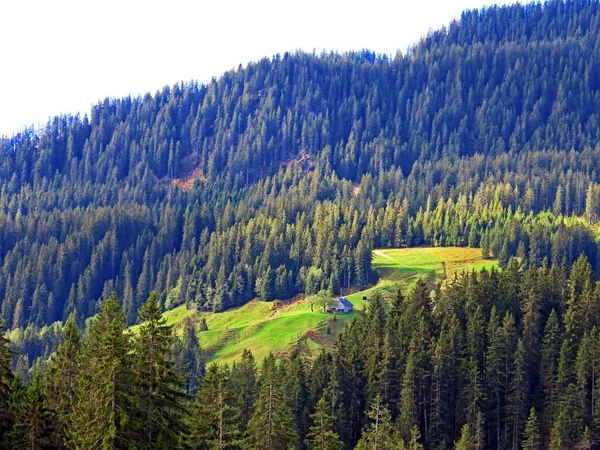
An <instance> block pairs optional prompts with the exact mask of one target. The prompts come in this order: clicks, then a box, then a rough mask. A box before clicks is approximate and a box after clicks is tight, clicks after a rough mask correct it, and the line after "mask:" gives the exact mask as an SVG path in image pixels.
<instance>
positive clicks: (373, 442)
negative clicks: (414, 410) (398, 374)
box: [356, 395, 404, 450]
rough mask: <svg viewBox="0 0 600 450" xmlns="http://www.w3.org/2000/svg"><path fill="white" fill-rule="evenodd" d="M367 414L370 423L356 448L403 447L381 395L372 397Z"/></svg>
mask: <svg viewBox="0 0 600 450" xmlns="http://www.w3.org/2000/svg"><path fill="white" fill-rule="evenodd" d="M367 416H368V417H369V422H370V424H369V426H368V427H367V428H366V429H365V430H364V431H363V433H362V436H361V438H360V440H359V441H358V444H357V445H356V450H396V449H397V450H400V449H403V448H404V445H403V444H402V441H401V440H400V437H399V434H398V431H397V430H396V429H395V428H394V425H393V424H392V421H391V417H390V412H389V410H388V408H387V406H385V405H384V403H383V400H382V398H381V395H377V396H376V397H375V398H374V399H373V402H372V404H371V408H370V410H369V412H368V413H367Z"/></svg>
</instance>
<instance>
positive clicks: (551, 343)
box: [541, 310, 561, 430]
mask: <svg viewBox="0 0 600 450" xmlns="http://www.w3.org/2000/svg"><path fill="white" fill-rule="evenodd" d="M560 347H561V333H560V327H559V321H558V315H557V314H556V311H555V310H552V312H551V313H550V316H549V317H548V320H547V321H546V326H545V328H544V339H543V342H542V351H541V354H542V363H541V382H542V390H543V393H544V413H543V415H542V425H543V429H544V430H549V429H550V424H551V423H552V420H553V418H554V417H555V412H556V411H555V410H556V404H557V395H558V393H557V386H556V377H557V376H558V360H559V357H560Z"/></svg>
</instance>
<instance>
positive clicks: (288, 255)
mask: <svg viewBox="0 0 600 450" xmlns="http://www.w3.org/2000/svg"><path fill="white" fill-rule="evenodd" d="M599 31H600V16H599V4H598V2H596V1H593V2H590V1H567V2H562V1H551V2H548V3H546V4H544V5H540V4H528V5H525V6H523V5H515V6H508V7H501V8H500V7H492V8H487V9H485V10H482V11H471V12H465V13H464V14H463V15H462V17H461V18H460V20H457V21H455V22H453V23H451V24H450V25H449V26H448V27H447V28H446V29H443V30H440V31H437V32H433V33H431V34H430V35H429V36H428V37H427V38H424V39H423V40H422V41H420V42H419V43H418V44H416V45H415V46H414V47H413V48H411V49H410V51H409V52H408V53H407V54H406V55H402V54H400V53H398V54H397V55H396V56H394V57H393V58H389V57H386V56H381V55H377V54H375V53H372V52H369V51H362V52H358V53H349V54H343V55H339V54H322V55H316V54H306V53H301V52H297V53H285V54H284V55H276V56H274V57H273V58H271V59H264V60H261V61H259V62H257V63H251V64H249V65H247V66H246V67H245V68H242V67H240V68H238V69H237V70H232V71H230V72H227V73H225V74H224V75H223V76H221V77H220V78H219V79H213V80H212V81H211V82H210V83H209V84H207V85H201V84H198V83H186V84H180V85H175V86H172V87H167V88H164V89H163V90H162V91H160V92H157V93H156V94H155V95H150V94H147V95H145V96H144V97H138V98H129V97H128V98H122V99H107V100H105V101H103V102H100V103H99V104H97V105H96V106H94V107H93V109H92V112H91V115H90V116H89V117H79V116H75V117H71V116H61V117H55V118H53V119H52V120H50V121H49V123H48V125H47V126H46V127H45V128H44V129H42V130H25V131H23V132H21V133H19V134H17V135H16V136H14V137H5V138H3V139H2V141H1V145H2V152H1V154H0V183H1V189H0V260H1V262H2V267H1V269H0V303H1V309H0V312H1V314H2V316H3V317H4V319H5V320H6V322H7V325H8V327H10V328H18V327H25V326H27V325H32V326H35V327H40V326H43V325H45V324H50V323H52V322H54V321H56V320H64V319H65V318H66V317H67V316H68V315H69V314H70V313H71V312H74V311H76V312H77V317H78V321H79V324H80V325H82V320H83V319H84V318H86V317H90V316H92V315H93V314H95V313H97V312H98V311H99V310H100V305H101V299H103V298H104V299H105V298H107V297H108V295H109V293H110V292H112V291H116V292H117V294H118V296H119V297H120V298H122V299H123V303H124V306H125V311H126V315H127V319H128V322H129V323H133V322H134V321H135V320H136V310H137V309H138V307H139V306H141V304H142V303H143V301H144V300H145V299H146V298H147V296H148V294H149V292H150V291H151V290H155V291H156V292H157V293H158V295H159V298H160V301H161V303H163V304H164V305H166V306H167V307H170V306H173V305H176V304H181V303H183V302H189V303H193V304H196V305H197V306H198V307H199V308H206V309H212V310H215V311H219V310H222V309H224V308H227V307H230V306H234V305H240V304H243V303H244V302H246V301H248V300H250V299H251V298H253V297H255V296H260V297H261V298H263V299H267V300H268V299H273V298H289V297H291V296H293V295H294V294H295V293H298V292H303V291H304V292H308V293H311V292H316V291H318V290H319V289H321V288H329V289H331V290H332V291H333V292H338V291H339V288H340V286H353V285H354V286H360V285H363V284H365V283H367V282H368V281H369V277H370V258H371V249H372V248H373V247H374V246H391V245H394V246H401V245H419V244H423V243H427V244H432V245H450V244H452V245H472V246H479V245H481V246H483V247H484V248H485V249H484V250H485V251H488V252H490V253H491V254H492V255H495V256H502V258H501V259H503V260H504V261H507V260H508V258H509V257H510V256H512V255H516V254H519V256H520V257H522V258H524V260H525V261H527V260H531V261H533V262H534V263H536V262H541V261H543V260H544V258H547V260H548V262H549V263H552V262H554V263H560V262H562V261H563V259H564V260H566V262H567V263H572V262H573V261H574V260H575V259H576V258H577V256H578V255H579V254H580V253H581V252H582V251H583V252H586V254H587V256H588V258H589V260H590V261H591V262H592V264H593V266H594V267H595V266H596V264H597V255H596V253H597V245H596V243H595V236H594V235H593V233H592V231H591V230H590V228H589V227H588V226H587V223H588V222H592V223H593V222H595V221H597V220H598V217H599V214H600V187H598V185H597V184H596V183H597V182H598V181H600V179H599V178H600V174H599V173H598V171H597V168H598V167H600V165H599V163H600V152H599V151H598V150H599V149H600V147H599V142H600V127H599V112H600V71H598V70H597V68H598V63H599V62H600V40H599V39H598V36H599ZM538 213H542V214H541V215H540V214H538ZM576 216H580V217H576ZM581 216H583V217H581ZM30 331H31V330H30Z"/></svg>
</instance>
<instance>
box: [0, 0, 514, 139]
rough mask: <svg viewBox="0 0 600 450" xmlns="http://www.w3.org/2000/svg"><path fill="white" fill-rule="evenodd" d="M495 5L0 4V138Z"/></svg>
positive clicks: (380, 1) (458, 0) (408, 38)
mask: <svg viewBox="0 0 600 450" xmlns="http://www.w3.org/2000/svg"><path fill="white" fill-rule="evenodd" d="M494 3H512V2H507V1H499V2H498V1H494V0H445V1H444V0H396V1H384V0H362V1H354V0H345V1H338V0H301V1H300V0H254V1H250V0H245V1H244V0H241V1H238V0H212V1H207V0H197V1H190V0H169V1H152V0H144V1H140V0H100V1H93V0H0V135H1V134H12V133H13V132H14V131H17V130H19V129H21V128H22V127H24V126H27V125H32V124H34V125H38V124H42V125H43V124H45V123H46V121H47V119H48V117H49V116H53V115H56V114H59V113H66V112H71V113H74V112H77V111H79V112H82V113H86V112H89V110H90V107H91V105H92V104H94V103H96V102H97V101H98V100H100V99H103V98H105V97H121V96H124V95H129V94H131V95H133V96H136V95H138V94H144V93H146V92H152V93H154V92H156V90H158V89H161V88H162V87H163V86H165V85H167V84H169V85H171V84H173V83H175V82H178V81H182V80H184V81H189V80H192V79H194V80H198V81H200V82H206V81H208V80H210V78H211V77H213V76H217V77H218V76H219V75H220V74H222V73H223V72H224V71H226V70H229V69H232V68H235V67H237V66H238V65H239V64H242V65H245V64H246V63H247V62H249V61H256V60H258V59H260V58H261V57H263V56H272V55H274V54H276V53H284V52H285V51H287V50H294V49H302V50H307V51H312V50H313V49H315V50H316V51H317V52H320V51H321V50H322V49H326V50H338V51H344V50H360V49H363V48H368V49H370V50H374V51H376V52H378V53H387V54H391V55H393V54H395V53H396V50H397V49H400V50H401V51H403V52H404V51H406V49H407V47H408V46H409V45H411V44H414V43H415V42H416V41H418V40H419V39H420V37H422V36H424V35H425V34H427V31H428V30H430V29H437V28H440V27H441V26H442V25H446V24H448V23H449V22H450V21H451V20H452V19H454V18H457V17H460V14H461V12H462V11H463V10H465V9H472V8H480V7H481V6H483V5H490V4H494Z"/></svg>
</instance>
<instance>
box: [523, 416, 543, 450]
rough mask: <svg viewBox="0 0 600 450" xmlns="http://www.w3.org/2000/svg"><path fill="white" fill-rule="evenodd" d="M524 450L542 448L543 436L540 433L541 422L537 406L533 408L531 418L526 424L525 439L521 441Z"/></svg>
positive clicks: (540, 449)
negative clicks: (536, 410) (536, 409)
mask: <svg viewBox="0 0 600 450" xmlns="http://www.w3.org/2000/svg"><path fill="white" fill-rule="evenodd" d="M521 448H522V449H523V450H542V436H541V434H540V423H539V421H538V416H537V414H536V412H535V408H531V411H530V412H529V418H528V419H527V424H526V425H525V432H524V434H523V441H522V442H521Z"/></svg>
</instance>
